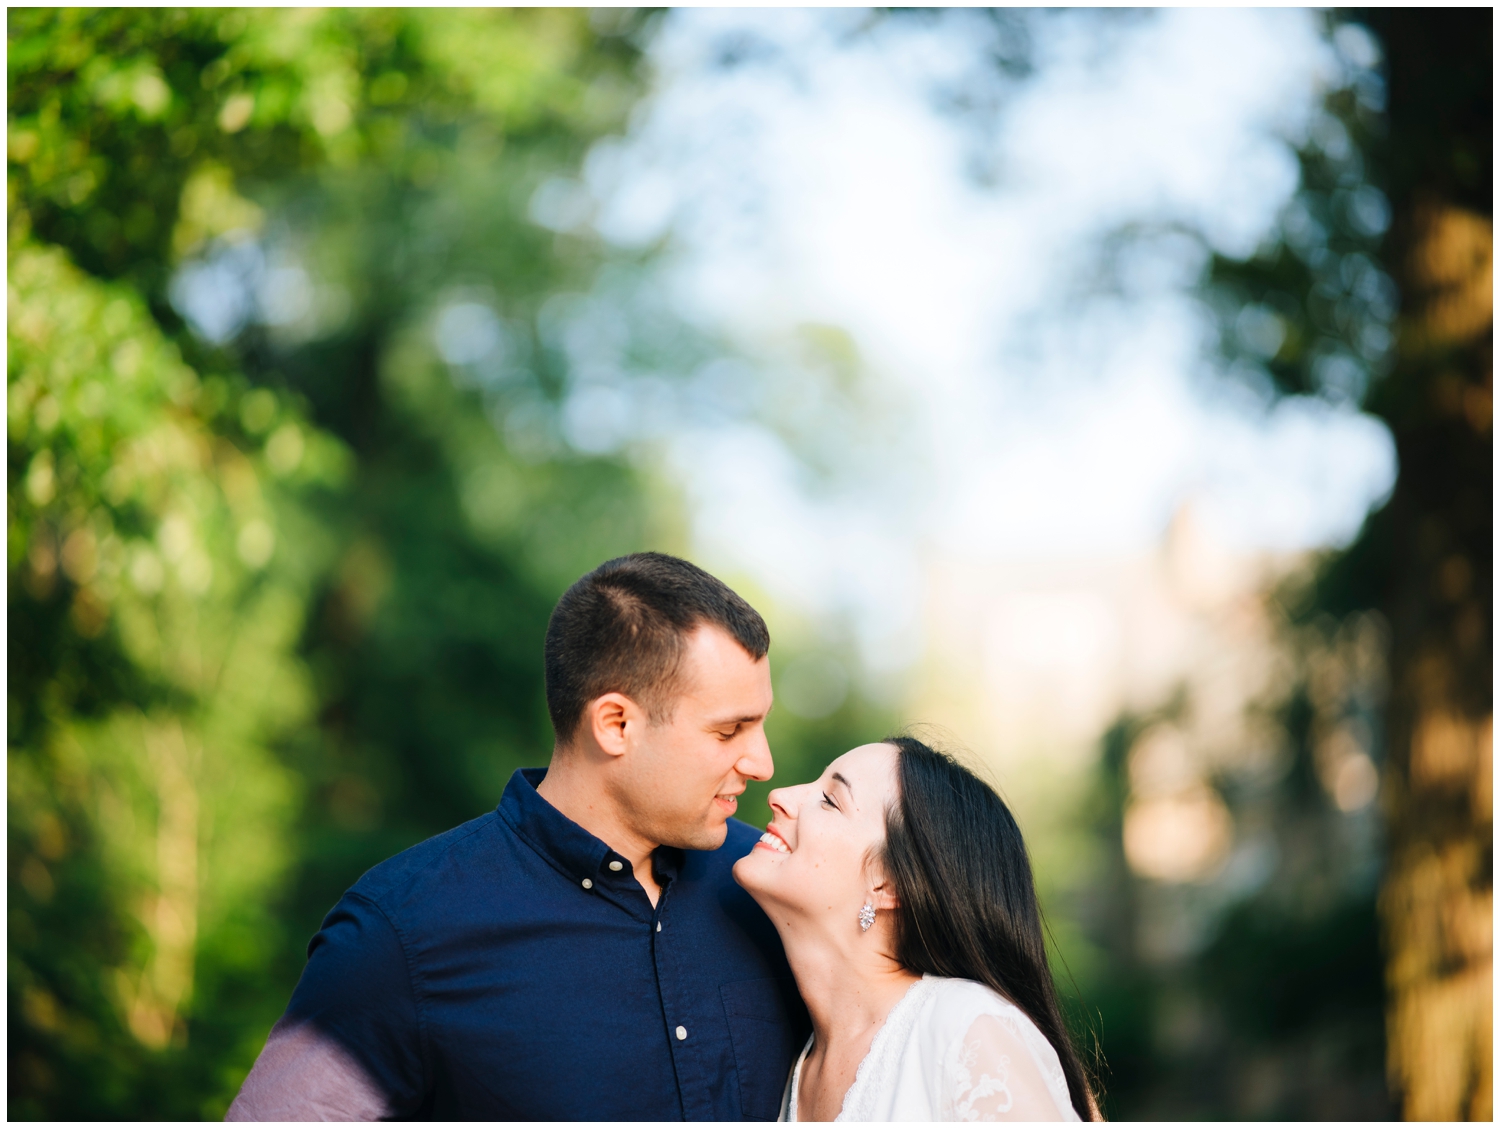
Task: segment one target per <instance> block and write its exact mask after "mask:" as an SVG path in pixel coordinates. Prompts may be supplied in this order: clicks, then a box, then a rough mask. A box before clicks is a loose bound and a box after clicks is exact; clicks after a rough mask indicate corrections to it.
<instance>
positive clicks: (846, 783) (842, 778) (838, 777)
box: [830, 772, 854, 799]
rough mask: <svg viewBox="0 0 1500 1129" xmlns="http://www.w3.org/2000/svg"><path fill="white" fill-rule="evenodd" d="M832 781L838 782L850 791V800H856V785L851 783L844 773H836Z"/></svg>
mask: <svg viewBox="0 0 1500 1129" xmlns="http://www.w3.org/2000/svg"><path fill="white" fill-rule="evenodd" d="M830 779H833V780H837V781H838V782H839V783H840V784H842V785H843V786H844V787H845V788H846V789H847V790H848V792H849V797H850V799H853V798H854V785H853V784H850V783H849V781H848V779H847V778H846V777H845V776H844V774H843V773H842V772H835V773H834V774H833V776H832V777H831V778H830Z"/></svg>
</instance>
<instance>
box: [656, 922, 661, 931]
mask: <svg viewBox="0 0 1500 1129" xmlns="http://www.w3.org/2000/svg"><path fill="white" fill-rule="evenodd" d="M656 931H657V932H658V933H660V932H661V922H659V921H658V922H657V923H656Z"/></svg>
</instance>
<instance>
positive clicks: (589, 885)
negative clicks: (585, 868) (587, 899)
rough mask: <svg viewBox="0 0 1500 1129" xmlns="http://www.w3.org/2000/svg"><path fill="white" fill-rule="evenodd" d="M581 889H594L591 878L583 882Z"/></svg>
mask: <svg viewBox="0 0 1500 1129" xmlns="http://www.w3.org/2000/svg"><path fill="white" fill-rule="evenodd" d="M583 888H584V889H585V890H592V889H593V888H594V880H593V879H592V878H585V879H584V880H583Z"/></svg>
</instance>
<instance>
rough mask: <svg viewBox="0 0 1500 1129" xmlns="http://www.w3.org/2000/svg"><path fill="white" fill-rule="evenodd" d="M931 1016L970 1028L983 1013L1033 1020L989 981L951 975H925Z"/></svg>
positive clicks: (928, 1010)
mask: <svg viewBox="0 0 1500 1129" xmlns="http://www.w3.org/2000/svg"><path fill="white" fill-rule="evenodd" d="M922 982H923V987H924V988H925V989H926V993H925V995H926V999H925V1001H924V1003H925V1005H926V1010H927V1012H928V1017H929V1018H930V1019H936V1020H940V1021H944V1022H945V1023H946V1022H950V1021H951V1022H952V1023H955V1024H962V1025H963V1027H965V1028H967V1026H968V1024H969V1023H972V1022H973V1021H974V1020H975V1018H977V1017H978V1016H980V1015H994V1016H1004V1017H1006V1018H1016V1019H1021V1020H1025V1021H1026V1022H1027V1024H1030V1023H1031V1021H1030V1020H1029V1019H1027V1018H1026V1013H1025V1012H1023V1011H1022V1010H1021V1009H1020V1008H1018V1007H1017V1006H1016V1005H1015V1004H1013V1003H1011V1002H1010V1001H1009V1000H1008V999H1006V998H1005V997H1004V996H1002V995H1001V994H1000V993H999V992H997V991H995V989H993V988H991V987H990V986H989V985H988V984H981V983H980V982H979V981H977V980H962V979H959V978H957V977H949V976H931V975H927V976H923V977H922Z"/></svg>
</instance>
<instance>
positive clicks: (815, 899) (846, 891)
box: [734, 745, 899, 929]
mask: <svg viewBox="0 0 1500 1129" xmlns="http://www.w3.org/2000/svg"><path fill="white" fill-rule="evenodd" d="M898 755H899V754H898V753H897V751H896V749H895V748H894V747H893V746H891V745H861V746H860V747H859V748H857V749H850V750H849V751H848V752H847V753H845V754H844V755H843V756H841V757H839V758H838V760H836V761H834V762H833V763H832V764H830V765H829V766H828V767H827V768H826V769H824V770H823V775H822V776H820V777H818V779H817V780H815V781H813V782H812V783H810V784H797V785H794V786H793V787H790V788H777V789H774V790H773V791H772V792H771V796H770V801H771V811H772V819H771V824H770V826H769V827H768V828H767V829H766V833H765V834H764V835H763V836H761V841H760V842H759V843H757V844H756V845H755V848H754V849H753V850H752V851H751V852H750V853H749V854H748V855H746V856H745V857H744V858H742V859H740V861H739V862H737V863H735V866H734V877H735V880H736V881H737V882H739V884H740V885H741V886H743V887H744V888H745V889H746V890H748V891H749V892H750V894H751V895H752V896H754V898H755V900H756V901H758V902H759V903H760V904H761V906H762V907H763V908H764V909H766V910H767V912H769V913H771V914H772V916H773V917H774V916H776V914H778V913H781V914H785V913H786V912H787V911H793V912H795V913H798V914H801V915H810V916H814V917H823V916H828V917H830V918H831V920H832V921H833V922H835V923H837V922H838V921H839V920H840V918H842V917H847V918H848V924H849V926H850V927H852V928H854V929H858V928H859V926H858V914H859V909H860V907H861V906H862V905H864V903H865V899H866V898H867V897H869V896H870V894H871V892H872V887H873V885H874V884H875V883H876V882H878V881H879V874H878V873H876V872H874V871H872V870H871V868H870V867H869V865H868V860H869V858H870V856H871V854H872V851H873V849H874V848H878V847H879V846H880V845H881V844H882V843H884V842H885V813H886V810H887V809H888V808H889V807H890V806H891V805H893V804H894V803H895V802H896V798H897V783H896V760H897V756H898ZM880 904H881V903H880V900H879V899H877V901H876V905H877V906H879V905H880Z"/></svg>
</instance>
